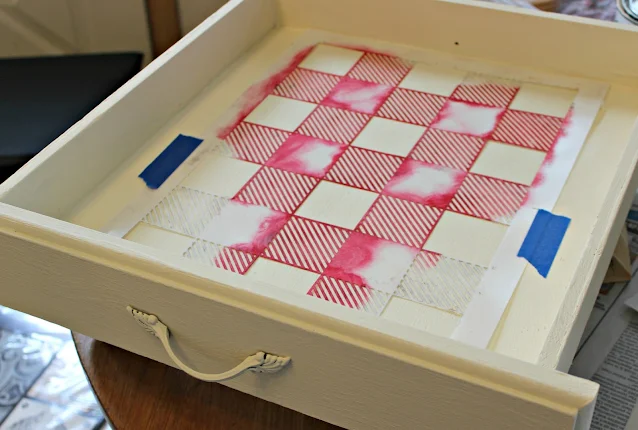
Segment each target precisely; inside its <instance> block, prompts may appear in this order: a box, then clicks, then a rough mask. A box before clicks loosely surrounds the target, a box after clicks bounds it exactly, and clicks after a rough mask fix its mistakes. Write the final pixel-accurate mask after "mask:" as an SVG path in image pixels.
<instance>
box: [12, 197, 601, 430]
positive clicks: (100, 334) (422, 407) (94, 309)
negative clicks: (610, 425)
mask: <svg viewBox="0 0 638 430" xmlns="http://www.w3.org/2000/svg"><path fill="white" fill-rule="evenodd" d="M7 208H8V207H7V206H6V205H0V209H7ZM42 218H44V217H42ZM60 224H63V223H60ZM73 229H74V230H76V231H80V230H81V229H76V228H74V227H73ZM0 232H1V233H0V266H1V268H2V271H3V287H2V289H1V290H0V302H1V303H2V304H4V305H7V306H9V307H12V308H16V309H19V310H21V311H25V312H28V313H30V314H33V315H36V316H39V317H42V318H45V319H47V320H50V321H52V322H55V323H58V324H61V325H64V326H66V327H69V328H71V329H72V330H76V331H78V332H81V333H83V334H86V335H88V336H91V337H94V338H96V339H99V340H102V341H105V342H108V343H110V344H113V345H115V346H118V347H121V348H124V349H127V350H129V351H131V352H134V353H137V354H140V355H143V356H146V357H149V358H152V359H154V360H157V361H161V362H164V363H168V364H171V363H170V360H169V358H168V356H167V355H166V353H165V352H164V349H163V348H162V346H161V344H160V342H158V340H157V339H156V338H154V337H153V336H151V335H150V334H149V333H148V332H146V331H145V330H143V329H142V328H140V327H139V326H138V325H137V324H136V322H135V321H134V319H133V318H132V317H131V316H130V314H128V313H127V311H126V306H127V305H131V306H133V307H135V308H138V309H141V310H143V311H145V312H148V313H153V314H155V315H157V316H158V317H159V318H160V319H161V321H162V322H163V323H164V324H166V325H167V326H168V327H169V328H170V331H171V334H172V337H173V340H172V346H173V349H174V350H175V351H176V353H177V354H178V355H179V356H180V358H181V359H182V360H183V361H184V362H186V363H189V365H190V366H192V367H194V368H195V369H196V370H198V371H202V372H220V371H225V370H228V369H230V368H231V367H233V366H235V365H237V364H238V363H239V362H240V361H241V360H243V359H244V358H245V357H247V356H249V355H251V354H254V353H255V352H257V351H266V352H271V353H274V354H278V355H285V356H289V357H291V358H292V361H291V363H290V364H289V365H288V366H287V367H286V368H285V369H284V370H282V371H280V372H278V373H276V374H266V375H264V374H261V375H260V374H251V373H244V374H242V375H241V376H239V377H237V378H236V379H232V380H230V381H227V382H225V384H226V385H228V386H231V387H233V388H236V389H239V390H241V391H244V392H247V393H249V394H252V395H255V396H257V397H260V398H263V399H266V400H269V401H272V402H275V403H278V404H281V405H283V406H286V407H289V408H292V409H295V410H298V411H300V412H303V413H305V414H308V415H311V416H315V417H317V418H320V419H323V420H326V421H329V422H332V423H335V424H338V425H342V426H346V427H349V428H367V429H370V428H379V429H385V428H394V427H401V428H433V429H441V428H479V427H480V428H482V427H483V426H485V428H488V427H489V428H512V427H516V428H518V429H525V428H529V429H538V428H543V429H571V428H572V427H573V425H574V422H575V419H576V417H577V415H578V412H579V410H580V409H582V408H585V407H586V406H587V405H588V404H589V403H591V401H592V400H593V398H594V397H595V392H596V389H595V387H594V385H593V384H588V383H585V382H582V383H581V381H579V380H576V379H575V378H572V377H570V376H567V375H562V374H558V373H556V374H555V375H552V374H551V372H548V371H545V370H542V369H537V368H535V367H534V366H532V365H528V364H524V363H518V362H516V361H515V360H510V359H506V358H504V357H500V356H497V355H496V354H493V353H490V352H487V351H479V350H476V351H475V352H476V355H475V356H466V357H460V356H459V357H455V356H450V357H447V358H446V359H445V360H443V359H442V357H441V353H440V352H438V351H434V350H432V351H428V350H426V349H424V348H421V347H418V348H417V347H416V346H415V345H411V344H409V345H406V342H402V341H398V340H396V339H386V338H387V336H385V335H380V334H376V333H374V334H369V336H368V337H365V336H364V337H363V338H356V339H355V338H352V337H351V336H350V335H349V332H350V329H349V327H347V324H344V323H336V324H335V323H334V321H332V323H331V324H332V325H331V324H328V326H331V327H334V328H339V327H342V333H339V331H338V330H332V329H331V330H325V329H324V328H322V326H323V327H325V325H324V324H322V323H323V322H325V321H322V319H324V318H323V317H318V318H317V322H318V323H317V326H316V327H313V326H312V325H310V324H306V323H304V322H303V321H301V320H299V321H294V320H290V321H287V322H286V321H283V320H282V319H281V318H278V317H277V315H275V314H271V315H268V314H267V312H265V311H264V312H259V310H258V309H255V308H251V306H250V305H242V304H241V303H230V302H228V303H223V302H222V301H218V300H215V299H213V298H212V297H213V293H214V292H215V290H216V289H217V288H219V289H224V288H227V287H224V286H219V285H218V286H216V285H215V283H213V282H210V281H208V283H209V284H210V286H211V292H212V293H211V294H208V293H207V292H206V291H199V293H196V291H195V290H192V289H191V291H188V290H189V286H187V285H183V284H182V285H171V284H172V282H166V279H164V280H163V281H160V279H162V276H163V275H164V273H163V271H166V270H170V269H169V268H168V267H166V266H162V265H161V264H158V263H153V262H149V263H148V264H151V266H153V264H154V265H155V269H156V270H154V271H152V272H149V271H146V270H144V269H143V268H142V266H137V268H135V267H133V264H135V262H136V260H135V258H132V259H131V260H130V261H131V265H130V266H127V265H124V264H122V263H121V262H118V259H117V258H115V257H116V256H115V255H114V254H113V253H117V252H122V253H126V248H123V247H122V248H121V249H120V250H118V249H117V244H121V241H120V240H119V239H112V238H108V237H106V236H104V241H105V244H108V247H109V248H110V249H106V250H102V251H101V252H100V253H99V254H100V255H99V256H98V255H96V252H95V251H96V250H97V249H98V247H97V246H96V245H94V244H91V243H82V241H79V240H78V239H77V238H73V237H68V236H67V237H63V236H62V235H60V234H56V233H55V232H53V231H50V230H46V231H45V230H44V229H39V228H38V227H36V226H32V225H31V226H28V225H24V226H21V225H19V224H18V223H15V222H13V221H11V220H10V219H9V218H8V217H4V218H3V217H2V213H1V212H0ZM91 236H95V237H101V236H103V235H100V234H97V233H95V234H94V233H92V232H91V233H90V235H89V237H91ZM56 237H57V239H56ZM52 239H54V240H55V242H52V241H51V240H52ZM103 245H104V244H103ZM114 245H115V247H113V246H114ZM121 257H122V256H121V255H120V257H119V258H120V259H121ZM151 266H148V267H151ZM181 275H184V276H186V278H184V277H182V278H183V279H189V278H188V275H186V274H185V273H181ZM190 279H192V284H193V285H196V284H197V283H199V282H201V281H202V279H201V278H197V277H195V276H190ZM264 300H267V299H264ZM271 304H272V303H271ZM281 306H282V307H287V305H283V304H282V305H281ZM282 314H287V315H291V314H290V313H289V312H283V311H282ZM379 340H382V341H384V342H385V347H382V346H380V345H381V344H380V343H377V344H376V345H375V344H374V342H376V341H379ZM388 347H389V348H388ZM463 350H465V351H473V349H472V348H469V347H463ZM397 351H404V352H406V351H408V352H414V354H412V355H410V354H405V353H398V352H397ZM428 357H429V358H431V360H428ZM485 357H488V359H486V358H485ZM492 358H493V359H494V363H489V361H490V360H491V359H492ZM501 359H502V360H504V361H503V363H505V368H503V370H502V371H501V372H499V371H495V370H494V369H495V368H497V367H498V366H500V363H499V361H498V360H501ZM473 360H474V361H476V362H479V361H480V362H482V363H481V365H479V364H478V363H473ZM445 361H447V363H448V364H449V367H448V366H442V365H441V364H437V363H441V362H445ZM486 364H487V365H486ZM510 366H511V369H507V367H510ZM520 369H523V370H522V371H523V372H527V373H529V375H530V378H529V379H527V378H525V377H520V375H519V376H516V375H512V374H510V373H513V372H518V371H519V370H520ZM536 372H538V373H539V375H540V376H539V378H540V379H539V378H537V376H538V375H535V373H536ZM552 378H554V379H555V381H557V383H556V384H554V386H553V387H552V386H549V385H547V386H543V382H542V381H549V380H550V379H552ZM539 381H540V382H539ZM561 386H562V389H560V388H559V389H557V387H561ZM579 391H580V392H579ZM477 423H482V424H481V425H478V426H477Z"/></svg>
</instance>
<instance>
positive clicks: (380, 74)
mask: <svg viewBox="0 0 638 430" xmlns="http://www.w3.org/2000/svg"><path fill="white" fill-rule="evenodd" d="M411 68H412V65H411V64H410V62H408V61H406V60H403V59H401V58H398V57H392V56H390V55H382V54H372V53H367V54H365V55H364V56H363V57H361V59H360V60H359V62H358V63H357V64H356V65H355V66H354V67H353V68H352V70H350V72H349V73H348V76H349V77H351V78H355V79H359V80H361V81H368V82H377V83H379V84H386V85H392V86H396V85H397V84H398V83H399V82H401V80H402V79H403V77H404V76H405V75H407V74H408V72H409V71H410V69H411Z"/></svg>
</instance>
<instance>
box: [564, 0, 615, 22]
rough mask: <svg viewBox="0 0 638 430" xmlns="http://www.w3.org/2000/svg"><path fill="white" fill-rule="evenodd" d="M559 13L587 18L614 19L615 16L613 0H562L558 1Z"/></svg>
mask: <svg viewBox="0 0 638 430" xmlns="http://www.w3.org/2000/svg"><path fill="white" fill-rule="evenodd" d="M557 12H559V13H564V14H566V15H577V16H584V17H587V18H595V19H602V20H605V21H614V18H615V16H616V1H615V0H563V1H561V2H559V5H558V10H557Z"/></svg>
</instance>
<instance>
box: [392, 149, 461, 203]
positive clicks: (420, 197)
mask: <svg viewBox="0 0 638 430" xmlns="http://www.w3.org/2000/svg"><path fill="white" fill-rule="evenodd" d="M426 169H427V170H431V171H439V172H443V173H445V174H448V175H450V176H451V177H452V183H450V184H447V186H445V187H444V185H443V184H439V185H440V187H439V189H436V190H431V189H430V187H431V186H432V184H429V183H426V182H423V184H422V186H423V188H421V189H415V190H414V191H408V190H402V189H400V188H402V186H403V184H405V183H406V182H407V181H412V182H415V181H414V178H411V176H413V175H415V174H416V171H417V170H426ZM466 175H467V172H464V171H462V170H458V169H453V168H450V167H443V166H439V165H436V164H431V163H425V162H422V161H417V160H406V161H405V162H404V163H403V164H402V165H401V167H399V170H398V171H397V173H396V174H395V175H394V177H393V178H392V180H390V182H388V184H387V185H386V186H385V188H384V190H383V194H385V195H389V196H393V197H397V198H400V199H404V200H409V201H413V202H416V203H421V204H424V205H428V206H434V207H438V208H442V209H445V208H446V207H447V205H448V204H449V203H450V201H451V200H452V199H453V198H454V194H455V193H456V191H457V190H458V189H459V187H460V186H461V184H462V182H463V179H465V176H466Z"/></svg>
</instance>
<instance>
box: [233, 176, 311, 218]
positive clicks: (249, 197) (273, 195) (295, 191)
mask: <svg viewBox="0 0 638 430" xmlns="http://www.w3.org/2000/svg"><path fill="white" fill-rule="evenodd" d="M317 182H319V180H318V179H316V178H312V177H310V176H305V175H298V174H296V173H292V172H287V171H284V170H279V169H274V168H272V167H264V168H262V169H261V170H260V171H259V172H257V173H256V174H255V176H253V177H252V179H251V180H250V181H249V182H248V183H247V184H246V186H245V187H244V188H243V189H242V190H241V191H240V192H239V194H238V195H237V196H236V197H235V198H236V199H237V200H240V201H242V202H246V203H252V204H254V205H260V206H266V207H269V208H271V209H275V210H278V211H281V212H287V213H293V212H294V211H295V210H296V209H297V207H298V206H299V204H300V203H301V202H302V201H303V200H304V199H305V198H306V196H307V195H308V194H310V191H312V189H313V188H314V187H315V185H317Z"/></svg>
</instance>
